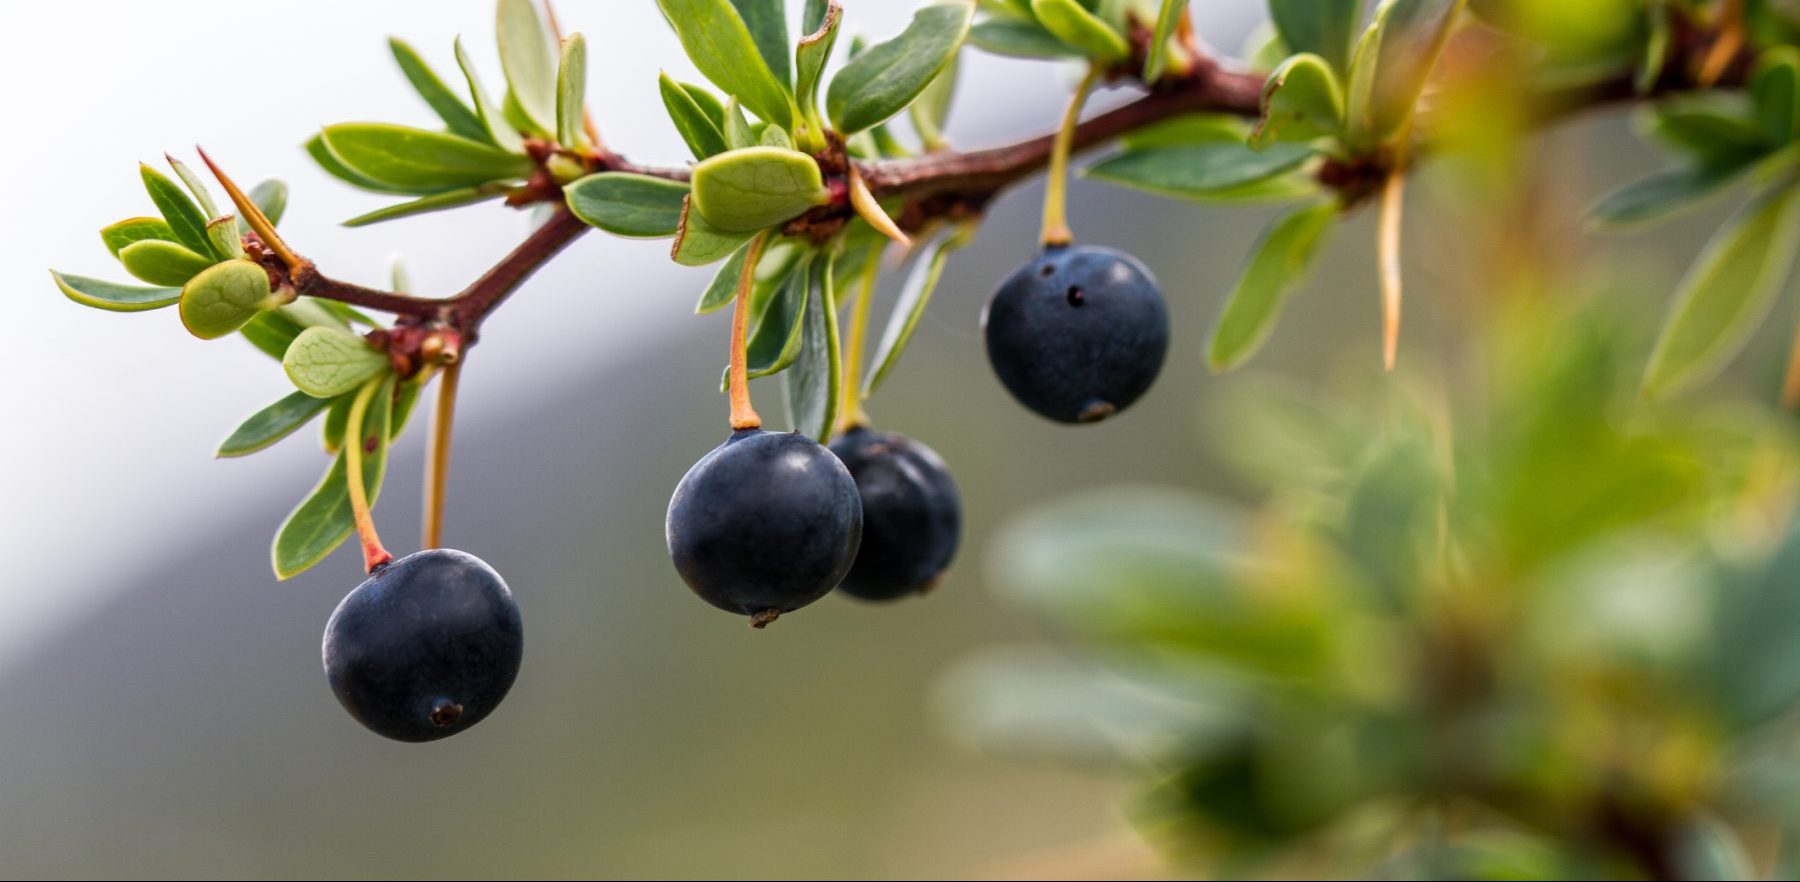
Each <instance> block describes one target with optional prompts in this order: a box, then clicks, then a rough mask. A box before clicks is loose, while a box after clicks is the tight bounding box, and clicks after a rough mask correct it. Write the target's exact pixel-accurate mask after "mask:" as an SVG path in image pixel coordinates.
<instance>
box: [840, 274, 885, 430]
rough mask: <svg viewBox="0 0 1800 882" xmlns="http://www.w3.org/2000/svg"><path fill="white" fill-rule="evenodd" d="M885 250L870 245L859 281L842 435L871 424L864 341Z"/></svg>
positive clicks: (847, 364)
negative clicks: (864, 388) (865, 401)
mask: <svg viewBox="0 0 1800 882" xmlns="http://www.w3.org/2000/svg"><path fill="white" fill-rule="evenodd" d="M882 248H883V246H882V244H881V243H879V242H877V243H876V244H874V245H871V246H869V259H868V260H867V261H866V262H865V263H864V264H863V268H862V274H861V275H860V276H858V277H857V280H856V289H857V290H856V302H855V305H853V306H851V307H850V335H849V337H850V339H849V340H848V341H847V342H846V344H845V353H844V401H843V404H842V405H840V406H839V407H838V423H837V431H838V434H840V435H841V434H843V433H845V432H848V431H850V430H851V429H855V428H859V427H862V426H867V425H868V424H869V414H868V412H867V411H865V410H863V396H862V363H863V341H864V340H865V339H867V337H868V335H869V301H870V299H871V298H872V297H873V296H874V294H875V280H876V278H878V277H879V276H880V275H881V252H882Z"/></svg>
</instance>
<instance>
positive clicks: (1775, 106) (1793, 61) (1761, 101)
mask: <svg viewBox="0 0 1800 882" xmlns="http://www.w3.org/2000/svg"><path fill="white" fill-rule="evenodd" d="M1750 95H1751V97H1752V99H1753V101H1754V102H1755V105H1756V118H1757V120H1758V121H1759V122H1761V123H1762V128H1763V136H1764V137H1766V138H1767V139H1768V140H1769V141H1771V142H1773V143H1775V144H1787V143H1790V142H1792V141H1793V140H1794V139H1795V137H1796V136H1800V49H1796V48H1795V47H1793V46H1777V47H1774V48H1771V49H1769V50H1767V51H1765V52H1763V53H1762V54H1761V55H1760V56H1758V57H1757V59H1756V70H1755V72H1754V73H1753V74H1752V75H1751V79H1750Z"/></svg>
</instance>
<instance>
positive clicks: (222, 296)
mask: <svg viewBox="0 0 1800 882" xmlns="http://www.w3.org/2000/svg"><path fill="white" fill-rule="evenodd" d="M277 305H279V301H278V300H276V298H275V296H274V295H273V293H271V291H270V290H269V272H268V270H265V269H263V268H262V267H261V266H259V265H257V264H255V263H252V262H250V261H248V260H227V261H223V262H221V263H216V264H213V265H212V266H210V267H208V268H207V269H206V270H204V271H202V272H201V273H200V274H199V275H196V276H194V277H193V278H192V279H190V280H188V283H187V285H185V286H184V287H183V288H182V289H181V323H182V324H183V325H186V326H187V329H188V331H189V332H190V333H192V334H193V335H194V336H196V337H199V338H200V339H202V340H212V339H216V338H219V337H223V336H225V335H226V334H229V333H231V332H232V331H235V330H237V329H239V328H241V327H243V326H244V323H245V322H248V321H250V320H251V319H253V318H255V317H256V314H257V313H259V312H262V311H263V310H265V309H272V308H274V307H275V306H277Z"/></svg>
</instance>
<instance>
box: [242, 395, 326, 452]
mask: <svg viewBox="0 0 1800 882" xmlns="http://www.w3.org/2000/svg"><path fill="white" fill-rule="evenodd" d="M330 404H331V401H330V400H329V399H325V398H314V397H312V396H311V395H308V394H306V393H305V392H293V393H290V394H289V395H288V396H287V397H286V398H283V399H281V400H280V401H277V402H275V403H274V404H271V405H269V406H268V407H265V408H263V409H262V410H259V411H257V412H256V413H254V414H251V415H250V418H249V419H246V420H244V422H243V423H242V424H241V425H239V426H238V427H237V429H236V430H235V431H233V432H232V433H231V437H229V438H226V439H225V440H224V442H222V443H220V444H219V450H218V453H216V454H215V455H216V456H218V457H220V458H227V459H228V458H232V457H238V456H248V455H250V454H252V453H255V452H257V451H259V450H263V449H266V448H267V447H269V445H271V444H274V443H275V442H277V441H280V440H281V439H283V438H286V437H287V436H289V435H292V434H294V432H295V431H297V430H299V428H300V427H301V426H304V425H306V424H307V423H309V422H312V419H313V417H316V416H318V415H319V413H320V412H321V411H323V410H324V409H325V408H326V407H328V406H330Z"/></svg>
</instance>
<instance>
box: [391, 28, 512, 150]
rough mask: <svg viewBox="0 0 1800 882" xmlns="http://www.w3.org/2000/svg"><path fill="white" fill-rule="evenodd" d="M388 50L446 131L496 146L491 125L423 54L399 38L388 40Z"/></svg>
mask: <svg viewBox="0 0 1800 882" xmlns="http://www.w3.org/2000/svg"><path fill="white" fill-rule="evenodd" d="M388 49H389V50H391V51H392V52H393V53H394V62H395V63H396V64H398V65H400V72H401V73H403V74H405V75H406V81H407V82H409V83H411V84H412V87H413V90H414V91H416V92H418V93H419V97H420V98H423V99H425V103H426V104H428V105H430V107H431V111H432V112H433V113H436V114H437V115H438V118H439V119H441V120H443V121H444V125H445V127H447V128H448V129H449V130H450V133H451V134H453V135H460V136H462V137H464V138H468V139H469V140H471V141H483V142H486V143H489V144H492V143H494V141H493V136H492V135H490V134H488V130H487V125H486V124H484V123H483V122H482V121H481V117H480V115H478V114H476V113H475V111H474V110H472V109H471V108H470V107H469V105H467V104H465V103H463V100H462V99H461V98H460V97H458V96H457V94H456V93H455V92H452V91H450V87H449V86H446V85H444V81H443V80H442V79H440V78H439V77H438V75H437V72H436V71H434V70H432V69H431V65H429V64H426V63H425V59H423V58H421V57H419V53H418V52H416V51H414V49H413V47H412V46H410V45H408V44H407V42H406V41H405V40H402V39H400V38H399V37H389V38H388Z"/></svg>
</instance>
